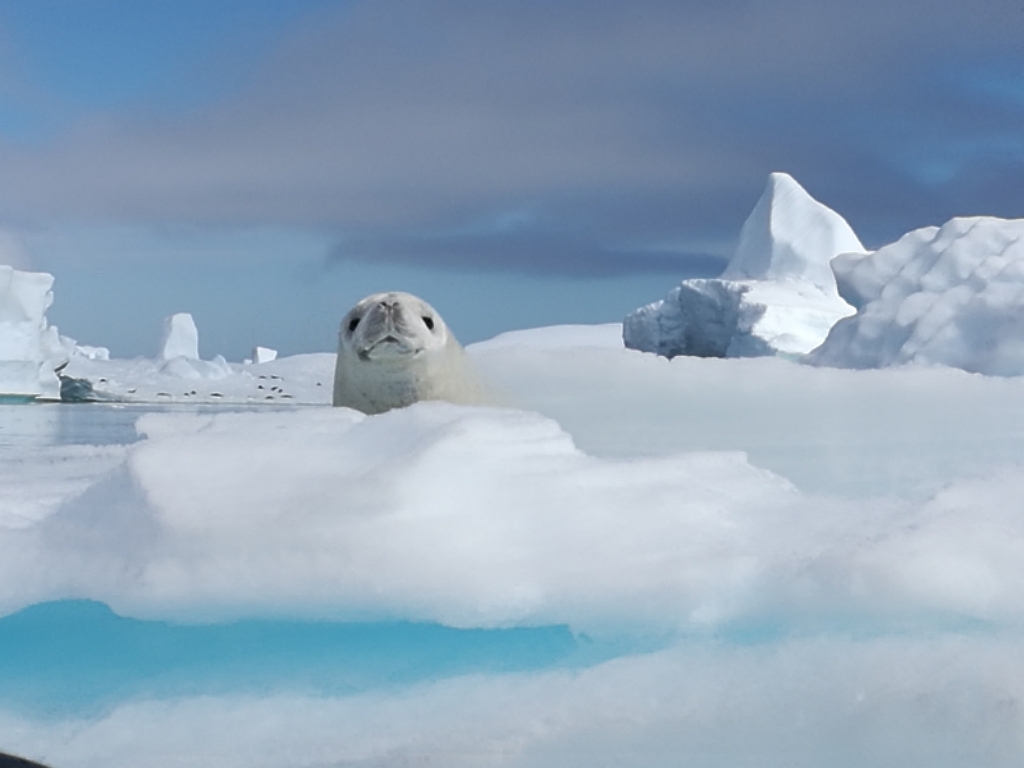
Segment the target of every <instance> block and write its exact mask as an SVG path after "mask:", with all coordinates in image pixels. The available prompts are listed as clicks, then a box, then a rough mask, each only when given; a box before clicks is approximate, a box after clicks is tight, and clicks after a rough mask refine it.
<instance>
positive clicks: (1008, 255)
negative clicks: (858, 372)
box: [806, 216, 1024, 376]
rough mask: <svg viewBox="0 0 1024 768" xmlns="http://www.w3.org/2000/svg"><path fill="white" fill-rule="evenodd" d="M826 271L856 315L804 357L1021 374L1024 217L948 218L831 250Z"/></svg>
mask: <svg viewBox="0 0 1024 768" xmlns="http://www.w3.org/2000/svg"><path fill="white" fill-rule="evenodd" d="M832 269H833V271H834V272H835V275H836V280H837V282H838V288H839V293H840V294H841V295H842V296H843V297H844V298H845V299H846V300H847V301H848V302H850V303H851V304H852V305H854V306H855V307H857V314H856V315H854V316H853V317H849V318H846V319H844V320H841V321H840V322H839V323H837V324H836V326H835V327H834V328H833V329H832V331H831V332H830V333H829V335H828V337H827V338H826V339H825V341H824V343H823V344H822V345H821V346H820V347H819V348H818V349H816V350H814V351H813V352H812V353H811V354H810V355H809V356H808V357H807V358H806V362H808V363H811V364H813V365H821V366H831V367H837V368H885V367H888V366H894V365H901V364H905V363H920V364H930V365H946V366H950V367H953V368H961V369H963V370H965V371H970V372H972V373H984V374H989V375H997V376H1019V375H1022V374H1024V219H999V218H995V217H988V216H977V217H964V218H955V219H952V220H951V221H949V222H947V223H946V224H944V225H943V226H942V227H925V228H923V229H918V230H916V231H914V232H910V233H908V234H906V235H904V236H903V237H902V238H900V239H899V240H898V241H897V242H895V243H892V244H890V245H887V246H885V247H884V248H881V249H879V250H878V251H875V252H873V253H870V254H866V255H856V254H844V255H841V256H838V257H837V258H836V259H835V260H834V261H833V262H832Z"/></svg>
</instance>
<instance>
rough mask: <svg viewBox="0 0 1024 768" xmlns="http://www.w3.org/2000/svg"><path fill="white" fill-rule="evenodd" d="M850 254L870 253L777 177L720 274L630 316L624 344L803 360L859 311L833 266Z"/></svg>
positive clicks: (663, 351)
mask: <svg viewBox="0 0 1024 768" xmlns="http://www.w3.org/2000/svg"><path fill="white" fill-rule="evenodd" d="M845 252H858V253H862V252H864V246H863V245H861V242H860V240H859V239H858V238H857V235H856V234H854V232H853V230H852V229H851V228H850V225H849V224H847V223H846V221H845V220H844V219H843V217H842V216H840V215H839V214H837V213H836V212H835V211H833V210H831V209H830V208H827V207H826V206H824V205H822V204H821V203H819V202H818V201H817V200H815V199H814V198H812V197H811V196H810V195H808V194H807V192H806V191H805V190H804V189H803V187H801V186H800V185H799V184H798V183H797V182H796V181H795V180H794V179H793V178H792V177H791V176H789V175H787V174H785V173H773V174H771V175H770V176H769V177H768V184H767V187H766V188H765V191H764V194H763V195H762V196H761V199H760V200H759V201H758V203H757V205H756V206H755V207H754V210H753V212H752V213H751V214H750V216H749V217H748V218H747V220H746V222H745V223H744V224H743V229H742V230H741V232H740V242H739V245H738V246H737V248H736V253H735V255H734V256H733V258H732V260H731V261H730V262H729V265H728V266H727V267H726V269H725V271H724V272H723V273H722V276H721V277H720V278H717V279H712V280H706V279H693V280H684V281H683V282H682V284H680V285H679V286H678V287H676V288H675V289H673V290H672V291H671V292H670V293H669V294H668V296H666V297H665V298H664V299H662V300H661V301H658V302H655V303H653V304H649V305H647V306H646V307H641V308H640V309H637V310H635V311H634V312H632V313H630V314H629V315H628V316H627V317H626V319H625V321H624V322H623V341H624V342H625V344H626V346H627V347H629V348H631V349H638V350H641V351H644V352H655V353H657V354H659V355H663V356H665V357H676V356H678V355H695V356H698V357H752V356H758V355H772V354H779V353H781V354H784V355H790V356H798V355H803V354H805V353H807V352H810V351H811V350H812V349H814V348H815V347H817V346H818V345H819V344H821V342H822V341H823V340H824V339H825V336H826V335H827V334H828V331H829V329H830V328H831V327H832V326H833V325H834V324H835V322H836V321H837V320H839V319H840V318H843V317H846V316H848V315H851V314H853V312H854V308H853V307H851V306H850V305H849V304H847V303H846V302H845V301H843V299H842V298H841V297H840V295H839V293H838V291H837V289H836V282H835V278H834V277H833V276H832V272H831V270H830V269H829V262H830V261H831V260H832V258H834V257H835V256H836V255H837V254H840V253H845Z"/></svg>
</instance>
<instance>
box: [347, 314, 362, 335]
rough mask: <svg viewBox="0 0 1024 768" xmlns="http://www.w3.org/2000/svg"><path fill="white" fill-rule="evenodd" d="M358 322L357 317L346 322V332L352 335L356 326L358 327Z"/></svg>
mask: <svg viewBox="0 0 1024 768" xmlns="http://www.w3.org/2000/svg"><path fill="white" fill-rule="evenodd" d="M359 320H360V318H359V317H358V316H357V317H353V318H352V319H351V320H349V321H348V332H349V333H352V332H353V331H354V330H355V329H356V326H358V325H359Z"/></svg>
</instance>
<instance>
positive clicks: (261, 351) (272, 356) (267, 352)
mask: <svg viewBox="0 0 1024 768" xmlns="http://www.w3.org/2000/svg"><path fill="white" fill-rule="evenodd" d="M272 360H277V350H276V349H271V348H270V347H259V346H257V347H253V348H252V361H253V362H254V363H255V364H256V365H261V364H263V363H269V362H271V361H272Z"/></svg>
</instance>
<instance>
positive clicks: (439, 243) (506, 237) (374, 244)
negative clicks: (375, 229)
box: [328, 230, 725, 277]
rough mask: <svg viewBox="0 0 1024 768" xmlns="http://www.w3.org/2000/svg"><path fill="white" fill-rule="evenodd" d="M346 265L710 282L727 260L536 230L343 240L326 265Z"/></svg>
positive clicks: (701, 254)
mask: <svg viewBox="0 0 1024 768" xmlns="http://www.w3.org/2000/svg"><path fill="white" fill-rule="evenodd" d="M344 261H371V262H387V263H397V264H421V263H424V262H427V263H430V264H434V265H436V266H440V267H445V268H450V269H459V270H493V269H500V270H505V271H516V272H525V273H531V272H532V273H536V272H546V273H550V274H556V275H563V276H568V277H577V276H582V277H614V276H617V275H625V274H638V273H663V274H667V275H672V276H675V277H714V276H716V275H718V274H719V273H720V272H721V271H722V269H723V268H724V267H725V260H724V259H723V258H722V257H721V256H719V255H717V254H710V253H693V252H686V251H680V250H675V251H671V250H652V249H644V248H628V247H622V246H620V247H615V246H610V245H608V244H606V243H603V242H601V241H600V240H597V239H592V238H587V237H585V236H580V235H572V234H565V233H553V232H544V231H536V230H527V231H521V232H515V233H507V232H504V233H503V232H495V233H479V234H439V235H433V236H418V237H417V236H415V235H406V236H399V237H395V236H388V235H384V234H381V235H377V236H372V237H366V238H362V239H352V238H346V239H344V240H342V241H340V242H339V243H338V244H337V245H336V246H335V247H334V248H333V249H332V251H331V253H330V255H329V256H328V265H332V264H336V263H338V262H344Z"/></svg>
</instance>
